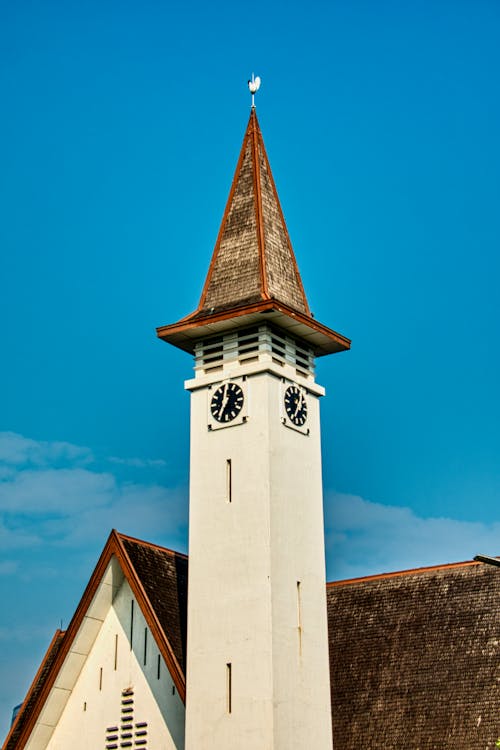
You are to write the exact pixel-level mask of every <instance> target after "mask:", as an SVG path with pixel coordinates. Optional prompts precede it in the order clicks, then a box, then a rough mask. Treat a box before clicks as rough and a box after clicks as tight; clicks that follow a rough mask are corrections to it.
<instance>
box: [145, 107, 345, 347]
mask: <svg viewBox="0 0 500 750" xmlns="http://www.w3.org/2000/svg"><path fill="white" fill-rule="evenodd" d="M262 313H264V314H266V319H267V320H271V319H272V320H273V322H275V323H277V324H278V325H280V326H281V327H283V328H285V329H287V330H289V332H290V333H292V334H293V335H295V336H298V337H299V338H304V339H305V340H306V341H308V343H309V344H310V345H311V347H312V348H313V349H314V350H315V353H316V354H317V355H320V354H328V353H330V352H335V351H343V350H345V349H348V348H349V346H350V341H349V339H346V338H345V336H342V335H341V334H338V333H336V332H335V331H332V330H331V329H330V328H327V327H326V326H324V325H322V324H321V323H318V322H317V321H316V320H315V319H314V318H313V316H312V314H311V311H310V309H309V305H308V302H307V299H306V295H305V292H304V287H303V285H302V280H301V278H300V273H299V269H298V267H297V262H296V260H295V255H294V252H293V249H292V244H291V242H290V238H289V235H288V230H287V228H286V224H285V219H284V216H283V212H282V210H281V205H280V202H279V198H278V193H277V191H276V186H275V184H274V179H273V175H272V172H271V167H270V165H269V160H268V158H267V154H266V149H265V147H264V141H263V138H262V133H261V130H260V126H259V122H258V119H257V114H256V112H255V109H254V108H252V110H251V113H250V118H249V120H248V125H247V128H246V131H245V136H244V138H243V145H242V147H241V152H240V156H239V159H238V163H237V166H236V171H235V175H234V178H233V182H232V185H231V190H230V192H229V198H228V201H227V205H226V209H225V211H224V215H223V218H222V223H221V226H220V230H219V234H218V237H217V241H216V243H215V249H214V252H213V255H212V260H211V263H210V267H209V269H208V274H207V278H206V281H205V285H204V287H203V291H202V294H201V299H200V302H199V305H198V307H197V309H196V310H195V312H194V313H192V314H191V315H188V316H187V317H186V318H183V319H182V320H180V321H178V322H177V323H173V324H172V325H168V326H162V327H160V328H158V329H157V332H158V336H159V337H160V338H162V339H163V340H165V341H168V342H169V343H171V344H174V345H175V346H178V347H180V348H181V349H185V350H186V351H191V352H192V351H193V348H194V343H195V342H196V341H197V340H199V339H200V338H203V337H206V336H209V335H213V334H218V333H221V332H224V331H226V330H228V329H230V328H231V327H235V326H238V327H241V326H242V325H247V324H249V325H250V324H254V323H255V322H256V321H257V320H259V319H260V320H261V319H262V318H261V314H262Z"/></svg>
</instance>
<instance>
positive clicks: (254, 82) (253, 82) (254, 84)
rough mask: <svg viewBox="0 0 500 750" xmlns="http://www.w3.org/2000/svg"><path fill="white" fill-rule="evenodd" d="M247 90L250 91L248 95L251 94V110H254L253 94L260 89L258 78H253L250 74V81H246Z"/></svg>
mask: <svg viewBox="0 0 500 750" xmlns="http://www.w3.org/2000/svg"><path fill="white" fill-rule="evenodd" d="M248 88H249V89H250V93H251V94H252V109H255V93H256V92H257V91H258V90H259V88H260V78H259V76H257V77H255V76H254V74H253V73H252V78H251V79H250V81H248Z"/></svg>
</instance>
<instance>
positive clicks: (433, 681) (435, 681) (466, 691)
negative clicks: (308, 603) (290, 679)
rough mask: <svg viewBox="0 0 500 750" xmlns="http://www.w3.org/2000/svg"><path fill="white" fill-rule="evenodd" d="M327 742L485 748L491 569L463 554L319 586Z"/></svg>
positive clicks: (493, 697) (497, 659)
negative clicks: (323, 611)
mask: <svg viewBox="0 0 500 750" xmlns="http://www.w3.org/2000/svg"><path fill="white" fill-rule="evenodd" d="M327 602H328V626H329V644H330V675H331V695H332V723H333V736H334V748H335V750H358V748H360V747H365V745H368V746H369V747H370V748H373V750H386V749H387V748H402V747H405V748H411V749H412V750H416V749H417V748H420V750H434V748H436V749H437V748H439V750H441V749H443V750H444V749H445V748H453V750H472V748H484V749H485V750H488V749H489V750H494V748H495V741H496V740H497V739H498V737H500V711H499V709H500V571H499V569H498V568H496V567H494V566H492V565H484V564H482V563H476V562H467V563H458V564H452V565H443V566H436V567H432V568H422V569H418V570H410V571H403V572H401V573H396V574H389V575H380V576H371V577H370V578H364V579H363V578H358V579H356V580H352V581H339V582H336V583H333V584H328V586H327Z"/></svg>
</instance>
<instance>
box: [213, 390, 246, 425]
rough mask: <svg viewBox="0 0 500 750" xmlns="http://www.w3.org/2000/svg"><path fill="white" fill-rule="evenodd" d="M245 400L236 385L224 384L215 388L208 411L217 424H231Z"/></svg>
mask: <svg viewBox="0 0 500 750" xmlns="http://www.w3.org/2000/svg"><path fill="white" fill-rule="evenodd" d="M244 401H245V398H244V396H243V391H242V390H241V388H240V386H239V385H237V383H224V385H221V386H219V387H218V388H217V390H216V391H215V393H214V395H213V396H212V400H211V402H210V411H211V412H212V416H213V418H214V419H216V420H217V422H231V421H232V420H233V419H234V418H235V417H237V416H238V414H239V413H240V411H241V410H242V408H243V403H244Z"/></svg>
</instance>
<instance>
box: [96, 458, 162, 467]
mask: <svg viewBox="0 0 500 750" xmlns="http://www.w3.org/2000/svg"><path fill="white" fill-rule="evenodd" d="M108 461H109V462H110V463H112V464H119V465H120V466H131V467H132V468H134V469H161V468H163V467H164V466H166V465H167V462H166V461H164V460H163V459H162V458H118V457H117V456H110V457H109V458H108Z"/></svg>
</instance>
